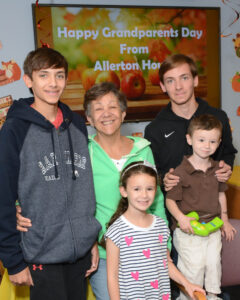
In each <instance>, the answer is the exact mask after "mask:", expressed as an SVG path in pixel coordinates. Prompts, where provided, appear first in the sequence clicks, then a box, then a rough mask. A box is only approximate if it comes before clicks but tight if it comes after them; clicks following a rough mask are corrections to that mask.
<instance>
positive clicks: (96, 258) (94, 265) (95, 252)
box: [85, 243, 99, 277]
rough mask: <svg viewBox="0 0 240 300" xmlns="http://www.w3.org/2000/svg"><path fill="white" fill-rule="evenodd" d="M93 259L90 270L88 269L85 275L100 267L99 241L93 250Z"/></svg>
mask: <svg viewBox="0 0 240 300" xmlns="http://www.w3.org/2000/svg"><path fill="white" fill-rule="evenodd" d="M91 254H92V259H91V263H92V264H91V267H90V269H89V270H87V272H86V274H85V277H87V276H89V275H90V274H91V273H92V272H95V271H96V270H97V267H98V262H99V252H98V246H97V243H95V244H94V245H93V247H92V250H91Z"/></svg>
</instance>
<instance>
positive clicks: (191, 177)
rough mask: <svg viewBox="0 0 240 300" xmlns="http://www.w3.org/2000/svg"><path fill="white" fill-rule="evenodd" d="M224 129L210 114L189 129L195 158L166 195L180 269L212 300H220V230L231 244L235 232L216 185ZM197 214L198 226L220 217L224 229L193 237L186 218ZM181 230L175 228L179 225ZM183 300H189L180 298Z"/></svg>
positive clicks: (177, 171)
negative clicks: (202, 287)
mask: <svg viewBox="0 0 240 300" xmlns="http://www.w3.org/2000/svg"><path fill="white" fill-rule="evenodd" d="M221 134H222V124H221V122H220V121H219V120H218V119H216V118H215V117H214V116H212V115H201V116H198V117H196V118H194V119H192V121H191V122H190V124H189V128H188V132H187V135H186V138H187V142H188V144H189V145H191V146H192V148H193V154H192V155H191V156H189V157H186V156H185V157H184V159H183V161H182V163H181V164H180V165H179V166H178V167H177V168H176V169H175V171H174V173H175V174H176V175H177V176H179V177H180V181H179V183H178V184H177V185H176V186H175V187H173V188H172V190H170V191H169V192H168V193H167V200H166V206H167V208H168V210H169V211H170V213H171V214H172V216H173V228H172V229H173V230H174V233H173V243H174V246H175V248H176V250H177V252H178V268H179V269H180V271H181V272H182V273H183V274H184V275H185V276H186V277H187V278H188V279H191V280H192V281H193V282H195V283H197V284H199V285H200V286H205V289H206V291H207V293H208V299H209V300H210V299H211V300H213V299H214V300H216V299H220V298H219V297H218V296H217V294H219V293H221V290H220V286H221V247H222V242H221V231H222V235H223V236H225V237H226V239H227V240H232V239H233V238H234V235H235V233H236V230H235V228H233V227H232V225H231V224H230V223H229V221H228V215H227V204H226V196H225V193H224V191H225V190H226V189H227V185H226V184H225V183H221V182H218V180H217V178H216V176H215V171H216V169H218V168H219V166H218V165H219V164H218V162H216V161H214V160H212V159H211V155H212V154H213V153H214V152H215V151H216V150H217V148H218V146H219V144H220V143H221ZM191 211H196V212H197V213H198V215H199V217H200V220H199V221H200V222H209V221H211V220H212V219H213V218H214V217H216V216H219V217H221V218H222V220H223V222H224V225H223V227H222V229H221V231H220V230H218V231H215V232H213V233H211V234H210V235H209V236H207V237H202V236H197V235H194V232H193V229H192V227H191V224H190V221H191V220H193V218H190V217H188V216H186V214H187V213H189V212H191ZM177 223H178V224H179V227H180V228H176V224H177ZM179 299H181V300H185V299H189V298H187V297H186V296H185V295H184V294H182V293H181V294H180V298H179Z"/></svg>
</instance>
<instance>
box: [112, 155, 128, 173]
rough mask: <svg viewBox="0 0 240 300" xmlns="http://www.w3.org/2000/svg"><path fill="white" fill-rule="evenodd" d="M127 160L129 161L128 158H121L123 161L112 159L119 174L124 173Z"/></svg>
mask: <svg viewBox="0 0 240 300" xmlns="http://www.w3.org/2000/svg"><path fill="white" fill-rule="evenodd" d="M126 160H127V159H126V158H121V159H113V158H112V161H113V163H114V165H115V166H116V168H117V169H118V171H119V172H120V171H122V168H123V165H124V164H125V162H126Z"/></svg>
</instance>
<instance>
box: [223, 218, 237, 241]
mask: <svg viewBox="0 0 240 300" xmlns="http://www.w3.org/2000/svg"><path fill="white" fill-rule="evenodd" d="M221 232H222V236H225V238H226V240H227V241H229V242H230V241H232V240H233V239H234V236H235V234H236V233H237V230H236V229H235V228H234V227H233V226H232V224H231V223H230V222H229V221H224V224H223V226H222V228H221Z"/></svg>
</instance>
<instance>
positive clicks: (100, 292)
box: [90, 258, 110, 300]
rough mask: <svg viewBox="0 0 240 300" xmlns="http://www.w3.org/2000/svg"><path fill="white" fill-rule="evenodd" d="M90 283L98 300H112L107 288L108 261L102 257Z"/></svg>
mask: <svg viewBox="0 0 240 300" xmlns="http://www.w3.org/2000/svg"><path fill="white" fill-rule="evenodd" d="M90 284H91V287H92V290H93V293H94V294H95V296H96V300H110V298H109V294H108V288H107V262H106V259H104V258H100V260H99V264H98V269H97V271H96V272H94V273H93V274H92V275H91V276H90Z"/></svg>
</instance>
